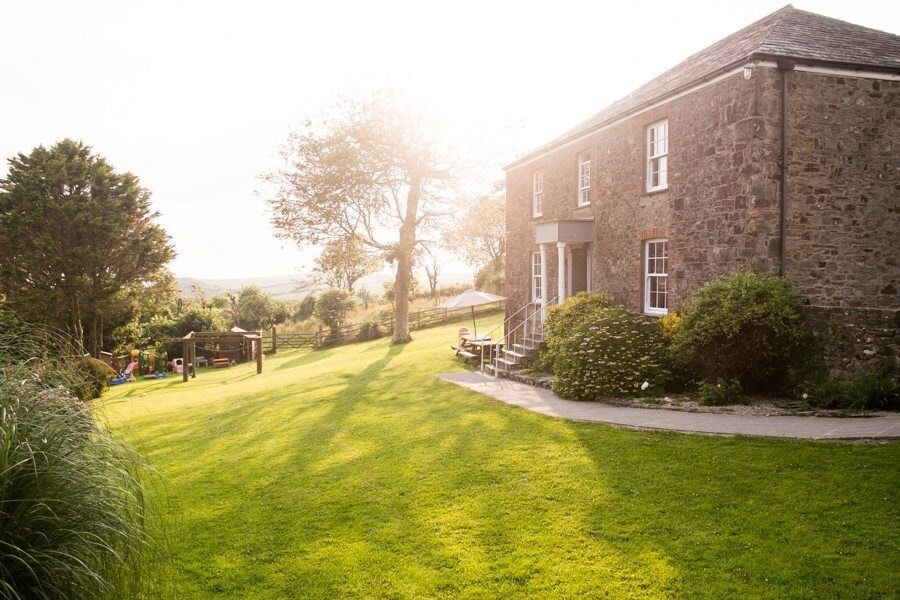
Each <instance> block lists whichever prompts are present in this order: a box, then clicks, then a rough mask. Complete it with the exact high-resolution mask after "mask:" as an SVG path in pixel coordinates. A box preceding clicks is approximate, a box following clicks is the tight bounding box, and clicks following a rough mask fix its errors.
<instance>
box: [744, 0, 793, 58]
mask: <svg viewBox="0 0 900 600" xmlns="http://www.w3.org/2000/svg"><path fill="white" fill-rule="evenodd" d="M789 12H798V10H797V9H796V8H794V5H793V4H785V5H784V6H782V7H781V8H779V9H778V10H776V11H775V12H773V13H771V14H769V15H767V16H765V17H763V18H762V19H757V20H756V21H754V23H753V24H756V23H759V22H760V21H762V20H764V19H768V18H769V17H774V16H775V15H779V17H778V19H777V20H776V21H775V23H773V24H772V27H771V28H770V29H769V31H768V32H767V33H766V37H764V38H763V39H762V40H761V41H760V42H759V44H757V45H756V52H759V49H760V48H762V47H763V46H765V45H766V42H768V41H769V38H770V37H772V33H774V31H775V29H777V28H778V26H779V25H781V22H782V20H783V19H784V16H785V15H786V14H787V13H789ZM799 12H804V11H799ZM753 24H751V25H753Z"/></svg>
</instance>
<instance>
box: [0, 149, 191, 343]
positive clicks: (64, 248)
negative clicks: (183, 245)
mask: <svg viewBox="0 0 900 600" xmlns="http://www.w3.org/2000/svg"><path fill="white" fill-rule="evenodd" d="M8 163H9V174H8V175H7V177H6V179H2V180H0V290H2V292H3V294H4V295H5V296H6V302H7V303H8V305H9V306H10V307H11V308H13V309H14V310H16V311H17V312H18V313H19V314H20V315H22V317H23V318H25V319H26V320H29V321H33V322H38V323H46V324H50V325H53V326H56V327H61V328H64V329H66V330H68V331H69V332H70V333H71V334H72V335H73V336H74V337H75V338H76V339H78V340H79V341H80V342H81V343H83V344H85V346H86V347H87V348H88V349H89V351H90V352H91V353H92V354H96V353H97V352H99V350H100V349H101V347H102V346H103V344H104V340H103V331H104V329H105V328H106V323H105V318H106V317H107V315H108V314H109V313H110V311H112V310H113V308H114V307H115V306H116V304H117V302H119V301H120V299H121V293H122V291H123V290H124V289H125V288H127V287H128V286H130V285H134V284H137V283H139V282H143V281H149V280H152V279H153V277H154V276H155V274H156V273H158V271H160V270H161V269H162V268H163V267H164V266H165V264H166V263H167V262H168V261H169V260H171V259H172V258H173V257H174V255H175V253H174V250H173V249H172V246H171V245H170V243H169V238H168V236H167V235H166V233H165V231H164V230H163V229H162V228H161V227H160V226H159V225H156V224H155V223H154V222H153V219H154V218H155V217H156V216H157V213H153V212H151V211H150V192H149V191H148V190H147V189H145V188H143V187H141V185H140V182H139V181H138V178H137V177H136V176H135V175H133V174H131V173H127V172H126V173H118V172H116V171H115V170H114V169H113V168H112V166H111V165H110V164H109V163H108V162H106V159H104V158H103V157H101V156H98V155H96V154H93V153H92V152H91V148H90V147H89V146H86V145H84V144H83V143H81V142H76V141H73V140H69V139H66V140H62V141H61V142H58V143H57V144H55V145H54V146H52V147H51V148H49V149H48V148H45V147H44V146H38V147H37V148H35V149H34V150H32V151H31V153H30V154H29V155H27V156H26V155H25V154H19V155H17V156H15V157H13V158H10V159H9V160H8ZM127 320H128V319H126V321H127Z"/></svg>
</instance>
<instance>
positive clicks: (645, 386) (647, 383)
mask: <svg viewBox="0 0 900 600" xmlns="http://www.w3.org/2000/svg"><path fill="white" fill-rule="evenodd" d="M648 387H650V383H649V382H646V381H645V382H644V383H642V384H641V390H646V389H647V388H648Z"/></svg>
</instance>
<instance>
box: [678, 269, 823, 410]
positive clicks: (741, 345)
mask: <svg viewBox="0 0 900 600" xmlns="http://www.w3.org/2000/svg"><path fill="white" fill-rule="evenodd" d="M683 317H684V320H683V321H682V323H681V324H680V326H679V327H678V329H677V330H676V331H675V333H674V335H673V336H672V346H671V351H672V357H673V359H674V360H675V361H677V363H678V364H679V365H680V366H681V367H684V368H686V369H688V370H689V371H690V372H692V373H693V374H694V375H696V376H697V377H698V378H699V379H701V380H703V381H706V382H707V383H712V384H715V383H716V382H717V381H718V380H719V379H722V380H724V381H731V380H737V382H738V383H739V384H740V386H741V388H742V389H743V390H744V391H745V392H759V393H785V392H787V391H789V390H791V389H792V388H793V386H794V385H796V382H797V380H798V379H799V378H800V376H801V375H802V374H803V373H804V372H806V371H808V370H810V369H812V368H813V367H812V365H813V364H814V362H815V358H816V357H815V355H814V353H813V351H812V339H813V338H812V335H811V333H810V331H809V329H808V328H807V326H806V324H805V322H804V320H803V316H802V314H801V312H800V299H799V298H798V297H797V296H796V295H795V294H794V292H793V291H792V290H791V287H790V284H789V283H788V281H787V280H786V279H785V278H783V277H777V276H774V275H763V274H758V273H734V274H732V275H729V276H727V277H725V278H723V279H720V280H718V281H714V282H712V283H710V284H707V285H706V286H704V287H703V288H701V289H700V290H699V291H698V292H697V293H696V294H695V295H694V296H693V297H692V298H691V300H690V302H689V303H688V306H687V308H686V310H685V311H684V313H683Z"/></svg>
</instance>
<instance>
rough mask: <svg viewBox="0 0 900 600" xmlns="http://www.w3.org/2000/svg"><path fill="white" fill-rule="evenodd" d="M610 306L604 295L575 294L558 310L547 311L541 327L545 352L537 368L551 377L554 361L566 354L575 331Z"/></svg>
mask: <svg viewBox="0 0 900 600" xmlns="http://www.w3.org/2000/svg"><path fill="white" fill-rule="evenodd" d="M614 306H615V303H614V302H613V299H612V298H611V297H610V296H608V295H606V294H602V293H594V292H579V293H577V294H575V295H574V296H571V297H570V298H567V299H566V301H565V302H563V303H562V304H560V305H559V306H551V307H550V308H548V309H547V320H546V321H545V323H544V339H545V342H546V348H545V349H544V351H543V352H541V357H540V364H539V365H538V367H539V368H540V369H542V370H544V371H547V372H548V373H555V372H556V362H557V359H558V358H559V357H560V356H562V355H563V354H564V353H565V352H566V351H567V350H566V348H567V347H568V346H567V344H568V342H569V338H571V337H572V336H574V335H575V334H576V331H577V330H578V328H579V327H581V326H582V325H584V324H587V323H590V322H591V321H593V319H594V318H595V317H596V315H597V314H599V313H600V312H601V311H603V310H606V309H607V308H612V307H614Z"/></svg>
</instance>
